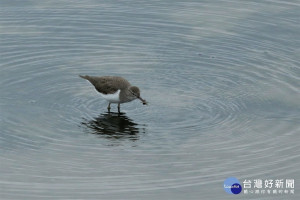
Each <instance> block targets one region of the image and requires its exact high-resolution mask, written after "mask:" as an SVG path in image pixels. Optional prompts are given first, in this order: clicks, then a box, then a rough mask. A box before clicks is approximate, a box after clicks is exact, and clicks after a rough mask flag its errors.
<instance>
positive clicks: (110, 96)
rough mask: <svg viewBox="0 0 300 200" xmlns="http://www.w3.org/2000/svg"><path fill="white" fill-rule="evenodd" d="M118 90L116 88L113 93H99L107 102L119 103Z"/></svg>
mask: <svg viewBox="0 0 300 200" xmlns="http://www.w3.org/2000/svg"><path fill="white" fill-rule="evenodd" d="M120 91H121V90H118V91H117V92H115V93H114V94H101V93H100V95H101V96H102V97H103V98H104V99H105V100H107V101H108V102H109V103H119V102H120Z"/></svg>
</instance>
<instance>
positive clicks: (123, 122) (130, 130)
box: [81, 113, 144, 140]
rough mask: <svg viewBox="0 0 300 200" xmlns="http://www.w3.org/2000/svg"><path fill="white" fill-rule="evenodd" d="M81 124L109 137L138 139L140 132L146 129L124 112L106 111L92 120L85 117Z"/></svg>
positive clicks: (92, 131) (93, 131)
mask: <svg viewBox="0 0 300 200" xmlns="http://www.w3.org/2000/svg"><path fill="white" fill-rule="evenodd" d="M81 124H82V125H84V126H85V127H87V128H88V132H90V133H93V134H98V135H100V136H103V137H105V138H108V139H130V140H138V139H139V132H140V131H144V129H143V128H142V129H141V128H139V127H138V124H137V123H134V122H133V120H132V119H130V118H128V117H127V116H126V115H125V114H124V113H104V114H101V115H100V116H98V117H96V118H94V119H92V120H86V119H84V121H83V122H82V123H81Z"/></svg>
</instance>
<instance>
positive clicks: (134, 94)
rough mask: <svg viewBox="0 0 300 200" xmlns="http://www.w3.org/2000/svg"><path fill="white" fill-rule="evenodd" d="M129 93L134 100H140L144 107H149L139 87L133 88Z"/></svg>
mask: <svg viewBox="0 0 300 200" xmlns="http://www.w3.org/2000/svg"><path fill="white" fill-rule="evenodd" d="M129 91H130V94H131V96H132V98H133V99H139V100H141V101H142V103H143V104H144V105H147V101H146V100H145V99H143V98H142V97H141V93H140V89H139V88H138V87H136V86H131V87H130V88H129Z"/></svg>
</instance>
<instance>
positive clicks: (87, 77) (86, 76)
mask: <svg viewBox="0 0 300 200" xmlns="http://www.w3.org/2000/svg"><path fill="white" fill-rule="evenodd" d="M79 77H81V78H83V79H86V80H89V76H88V75H85V76H83V75H79Z"/></svg>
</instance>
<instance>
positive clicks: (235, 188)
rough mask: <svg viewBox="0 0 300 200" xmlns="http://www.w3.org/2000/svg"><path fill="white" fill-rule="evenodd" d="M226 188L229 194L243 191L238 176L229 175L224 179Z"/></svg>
mask: <svg viewBox="0 0 300 200" xmlns="http://www.w3.org/2000/svg"><path fill="white" fill-rule="evenodd" d="M224 190H225V192H227V193H228V194H239V193H241V191H242V186H241V184H240V181H239V180H238V179H237V178H235V177H229V178H227V179H226V180H225V181H224Z"/></svg>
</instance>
